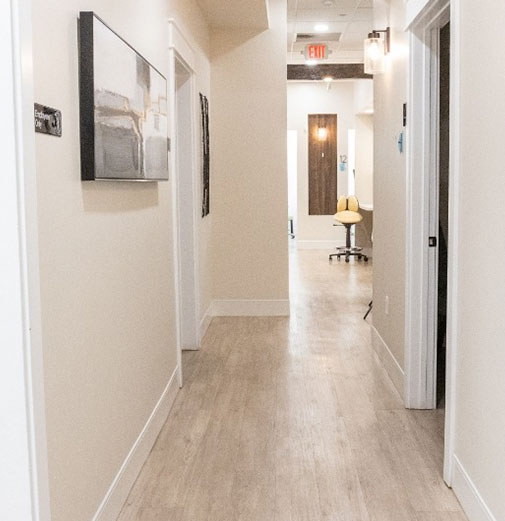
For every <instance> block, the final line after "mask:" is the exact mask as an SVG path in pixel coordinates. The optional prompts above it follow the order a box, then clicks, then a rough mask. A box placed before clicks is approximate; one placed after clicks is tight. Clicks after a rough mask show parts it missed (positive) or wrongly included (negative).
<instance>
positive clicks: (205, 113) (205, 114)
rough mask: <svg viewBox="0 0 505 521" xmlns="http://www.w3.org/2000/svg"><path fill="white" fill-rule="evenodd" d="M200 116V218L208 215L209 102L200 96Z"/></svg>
mask: <svg viewBox="0 0 505 521" xmlns="http://www.w3.org/2000/svg"><path fill="white" fill-rule="evenodd" d="M200 108H201V114H202V188H203V191H202V217H205V216H206V215H209V213H210V136H209V100H208V99H207V97H206V96H204V95H203V94H200Z"/></svg>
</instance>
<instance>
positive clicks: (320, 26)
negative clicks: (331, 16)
mask: <svg viewBox="0 0 505 521" xmlns="http://www.w3.org/2000/svg"><path fill="white" fill-rule="evenodd" d="M328 29H329V27H328V26H327V25H326V24H317V25H315V26H314V31H316V33H325V32H326V31H328Z"/></svg>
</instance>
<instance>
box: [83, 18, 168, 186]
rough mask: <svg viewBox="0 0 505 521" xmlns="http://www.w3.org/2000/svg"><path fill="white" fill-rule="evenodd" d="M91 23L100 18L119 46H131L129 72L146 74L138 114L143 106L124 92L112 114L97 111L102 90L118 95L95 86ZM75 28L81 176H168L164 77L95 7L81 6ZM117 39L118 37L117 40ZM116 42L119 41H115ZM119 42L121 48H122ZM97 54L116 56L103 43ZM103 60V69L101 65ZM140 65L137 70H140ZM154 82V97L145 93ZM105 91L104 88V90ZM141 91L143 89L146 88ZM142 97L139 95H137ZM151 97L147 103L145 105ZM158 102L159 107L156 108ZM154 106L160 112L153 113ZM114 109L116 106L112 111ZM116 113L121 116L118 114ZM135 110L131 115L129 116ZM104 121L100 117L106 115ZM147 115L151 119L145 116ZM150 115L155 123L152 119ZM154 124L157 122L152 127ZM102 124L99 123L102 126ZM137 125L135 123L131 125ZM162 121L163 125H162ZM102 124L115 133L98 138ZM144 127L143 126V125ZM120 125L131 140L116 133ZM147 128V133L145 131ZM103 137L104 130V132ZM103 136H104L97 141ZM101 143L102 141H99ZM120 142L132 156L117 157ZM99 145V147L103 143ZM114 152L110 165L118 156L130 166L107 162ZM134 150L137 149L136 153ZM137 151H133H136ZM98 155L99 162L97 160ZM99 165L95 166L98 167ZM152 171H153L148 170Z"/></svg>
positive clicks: (113, 178)
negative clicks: (115, 167) (141, 102)
mask: <svg viewBox="0 0 505 521" xmlns="http://www.w3.org/2000/svg"><path fill="white" fill-rule="evenodd" d="M95 24H101V26H103V27H104V28H105V29H106V30H107V31H109V32H110V34H111V36H112V37H113V38H117V39H118V41H119V42H121V52H124V53H125V54H127V53H128V52H129V51H131V53H132V54H133V55H134V58H135V60H134V63H135V64H136V68H135V69H133V67H132V70H131V71H127V73H131V74H132V75H135V74H136V77H137V78H138V77H140V76H141V75H142V78H143V79H145V84H143V87H144V90H145V91H148V92H147V96H144V98H145V99H144V100H143V102H144V113H143V114H142V111H141V109H140V108H139V107H138V99H136V101H137V107H135V108H133V107H132V104H129V103H128V102H129V101H130V100H129V99H128V98H127V97H126V96H122V98H124V103H123V105H121V104H120V103H116V106H119V107H120V108H119V109H117V108H116V106H115V107H114V109H110V112H111V114H110V115H109V116H104V117H102V118H101V117H100V115H99V111H100V110H101V111H102V112H101V113H106V109H107V108H108V107H106V109H105V110H103V109H101V108H100V106H99V107H98V108H97V103H100V96H102V98H104V99H105V97H106V96H109V98H110V97H111V96H113V95H117V96H118V97H119V96H120V95H119V94H116V93H114V92H111V91H99V90H98V89H97V85H96V68H97V67H98V65H97V64H96V63H95V45H96V41H95V40H96V36H97V35H95V28H97V27H99V28H100V30H101V26H97V25H95ZM78 34H79V105H80V106H79V108H80V155H81V179H82V181H137V182H138V181H144V182H157V181H168V179H169V157H168V155H169V137H168V128H169V124H168V96H167V92H168V85H167V79H166V77H165V76H164V75H163V74H162V73H161V72H160V71H159V70H158V69H156V67H154V66H153V65H152V64H151V63H150V62H149V61H148V60H146V59H145V58H144V57H143V56H142V55H141V54H140V53H138V52H137V51H136V50H135V49H134V48H133V47H132V46H131V45H130V44H129V43H128V42H127V41H126V40H125V39H124V38H122V37H121V36H120V35H119V34H118V33H116V32H115V31H114V30H113V29H111V28H110V27H109V26H108V25H107V24H106V23H105V22H104V21H103V20H102V19H101V18H100V17H99V16H98V15H97V14H96V13H94V12H93V11H81V12H80V13H79V19H78ZM115 45H116V43H115ZM118 45H119V43H118ZM123 45H124V46H125V47H124V50H123ZM99 58H100V59H103V60H107V59H108V60H112V61H113V60H115V59H116V57H115V56H114V55H113V53H112V52H107V49H104V50H103V52H100V54H99ZM100 65H101V70H102V71H103V69H104V66H103V64H100ZM139 70H140V72H139ZM154 83H156V89H157V90H156V92H158V93H160V94H159V95H158V98H157V99H155V98H152V99H151V98H150V97H149V94H150V93H151V92H150V91H151V89H153V84H154ZM103 93H105V94H103ZM144 94H145V92H144ZM140 99H142V98H141V97H140ZM146 100H148V101H149V104H148V105H146V104H147V103H148V102H147V101H146ZM156 107H157V109H156ZM156 110H158V112H157V113H156ZM113 111H115V112H113ZM118 113H119V116H118ZM133 116H134V117H133ZM107 117H108V121H106V122H105V123H101V122H100V120H101V119H102V120H107ZM148 117H149V121H147V119H148ZM121 118H122V119H123V120H127V119H128V118H129V120H130V121H129V124H130V126H131V128H130V129H128V130H124V129H125V128H126V125H125V124H124V121H123V123H122V126H120V125H118V126H116V127H114V124H115V123H114V122H115V121H116V120H118V119H121ZM153 121H154V124H153V123H152V122H153ZM146 123H150V124H151V127H152V128H151V129H149V128H148V126H147V124H146ZM156 124H157V125H158V127H156ZM100 125H101V127H100ZM135 125H136V126H135ZM160 125H161V126H160ZM103 128H108V129H111V130H110V133H111V134H112V133H113V132H115V133H116V135H115V136H114V137H113V138H109V141H106V139H105V138H102V137H101V136H102V135H103V132H102V133H100V130H101V129H103ZM144 129H145V130H144ZM121 131H123V133H124V134H126V132H127V131H129V132H130V139H129V142H127V140H124V139H123V140H122V136H121V135H120V133H121ZM148 132H151V133H152V135H151V134H147V133H148ZM106 137H107V136H106ZM100 139H102V141H100ZM102 143H103V147H102ZM110 143H112V144H113V145H114V147H115V149H114V150H112V151H111V153H109V154H107V153H106V152H108V151H107V150H105V149H106V147H107V146H109V144H110ZM122 145H124V146H125V147H126V148H128V147H129V150H128V152H131V154H127V157H128V158H129V155H131V156H132V159H131V161H129V162H125V161H123V159H122V158H121V154H120V153H118V152H119V151H120V147H121V146H122ZM101 147H102V148H101ZM97 149H98V150H99V151H102V150H103V154H98V155H97ZM114 152H115V153H116V157H117V159H118V160H117V161H116V162H115V163H114V161H110V162H109V165H111V164H112V165H114V166H115V165H117V164H119V163H121V162H123V163H127V164H128V165H129V168H124V169H123V170H121V169H120V168H118V169H110V168H107V167H108V165H107V164H106V160H105V159H102V155H103V157H104V158H109V157H112V158H113V159H114ZM136 153H138V154H137V155H135V154H136ZM134 156H135V157H134ZM97 160H99V163H98V165H97ZM97 166H98V168H97ZM152 172H155V174H154V175H152Z"/></svg>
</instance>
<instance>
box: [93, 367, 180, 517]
mask: <svg viewBox="0 0 505 521" xmlns="http://www.w3.org/2000/svg"><path fill="white" fill-rule="evenodd" d="M178 370H179V367H176V368H175V370H174V372H173V373H172V376H171V377H170V380H169V382H168V384H167V386H166V387H165V390H164V391H163V393H162V395H161V397H160V399H159V400H158V403H157V404H156V406H155V407H154V409H153V412H152V413H151V415H150V416H149V419H148V420H147V422H146V424H145V425H144V428H143V429H142V431H141V432H140V434H139V436H138V438H137V439H136V440H135V443H134V444H133V446H132V448H131V449H130V452H129V453H128V455H127V456H126V458H125V460H124V462H123V464H122V465H121V468H120V469H119V471H118V473H117V474H116V477H115V478H114V480H113V481H112V484H111V486H110V487H109V490H108V491H107V493H106V494H105V497H104V499H103V501H102V503H101V504H100V506H99V507H98V510H97V512H96V514H95V515H94V517H93V520H92V521H116V519H117V518H118V516H119V513H120V512H121V509H122V508H123V505H124V503H125V501H126V499H127V498H128V494H129V493H130V490H131V488H132V487H133V484H134V483H135V481H136V479H137V477H138V475H139V474H140V471H141V469H142V467H143V465H144V463H145V462H146V460H147V457H148V456H149V454H150V452H151V449H152V448H153V446H154V443H155V442H156V438H157V437H158V435H159V433H160V432H161V429H162V427H163V425H164V424H165V422H166V420H167V417H168V414H169V412H170V409H171V408H172V405H173V403H174V400H175V397H176V396H177V392H178V390H179V385H178V380H177V374H178Z"/></svg>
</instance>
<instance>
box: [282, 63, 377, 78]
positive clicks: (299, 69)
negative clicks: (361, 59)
mask: <svg viewBox="0 0 505 521" xmlns="http://www.w3.org/2000/svg"><path fill="white" fill-rule="evenodd" d="M327 76H331V77H332V78H333V79H334V80H353V79H372V78H373V76H372V75H371V74H365V71H364V65H363V64H362V63H321V64H317V65H312V66H308V65H303V64H300V65H298V64H296V65H288V80H314V81H318V80H322V79H324V78H325V77H327Z"/></svg>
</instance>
